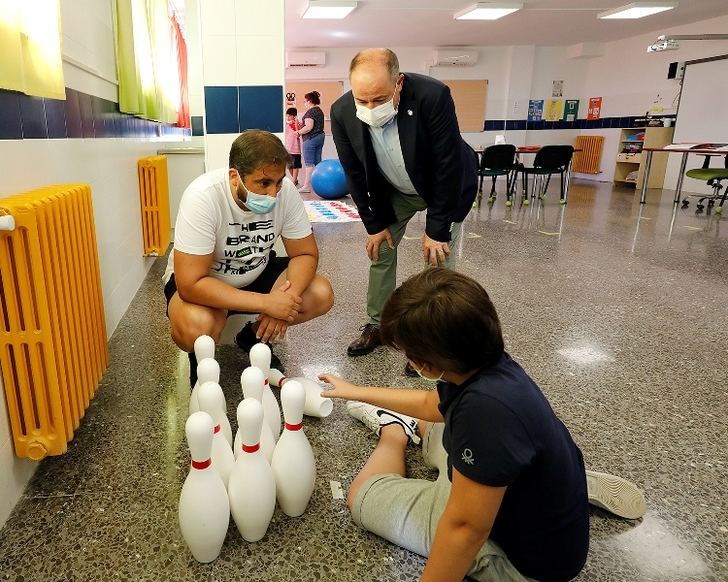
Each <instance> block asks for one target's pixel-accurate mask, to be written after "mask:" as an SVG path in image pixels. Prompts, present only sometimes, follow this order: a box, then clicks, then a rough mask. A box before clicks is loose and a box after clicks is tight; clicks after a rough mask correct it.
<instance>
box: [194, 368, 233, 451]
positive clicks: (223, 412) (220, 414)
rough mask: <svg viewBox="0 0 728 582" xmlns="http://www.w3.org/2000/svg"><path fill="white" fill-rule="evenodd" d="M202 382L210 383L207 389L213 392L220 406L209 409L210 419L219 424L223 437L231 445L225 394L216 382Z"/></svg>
mask: <svg viewBox="0 0 728 582" xmlns="http://www.w3.org/2000/svg"><path fill="white" fill-rule="evenodd" d="M204 384H209V385H210V386H209V387H208V388H207V390H211V391H213V392H215V397H214V398H215V402H217V403H218V405H219V406H220V408H218V409H217V410H213V411H210V412H209V414H210V416H212V420H213V422H214V423H215V425H218V424H219V425H220V431H221V432H222V436H224V437H225V440H226V441H227V442H228V446H230V447H232V446H233V429H232V428H230V421H229V420H228V417H227V405H226V404H225V395H224V394H223V392H222V388H220V384H218V383H217V382H205V383H204ZM204 384H203V386H204ZM200 389H202V386H200Z"/></svg>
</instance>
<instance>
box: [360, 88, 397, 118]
mask: <svg viewBox="0 0 728 582" xmlns="http://www.w3.org/2000/svg"><path fill="white" fill-rule="evenodd" d="M396 93H397V86H396V85H395V86H394V93H392V98H391V99H390V100H389V101H387V102H386V103H382V104H381V105H377V106H376V107H375V108H374V109H369V108H368V107H365V106H364V105H361V104H359V103H355V105H356V116H357V117H358V118H359V119H360V120H361V121H363V122H364V123H366V124H367V125H370V126H371V127H383V126H385V125H387V124H388V123H389V122H390V121H392V119H393V118H394V116H395V115H397V110H396V109H395V108H394V95H395V94H396Z"/></svg>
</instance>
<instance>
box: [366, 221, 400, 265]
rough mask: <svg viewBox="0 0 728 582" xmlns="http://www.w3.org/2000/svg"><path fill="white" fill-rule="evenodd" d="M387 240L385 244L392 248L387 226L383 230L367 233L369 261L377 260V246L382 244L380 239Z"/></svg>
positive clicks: (392, 241)
mask: <svg viewBox="0 0 728 582" xmlns="http://www.w3.org/2000/svg"><path fill="white" fill-rule="evenodd" d="M385 240H386V241H387V244H388V245H389V248H390V249H393V248H394V240H393V239H392V233H391V232H389V229H388V228H385V229H384V230H382V231H380V232H378V233H376V234H369V235H367V244H366V248H367V256H368V257H369V260H370V261H378V260H379V246H380V245H381V244H382V241H385Z"/></svg>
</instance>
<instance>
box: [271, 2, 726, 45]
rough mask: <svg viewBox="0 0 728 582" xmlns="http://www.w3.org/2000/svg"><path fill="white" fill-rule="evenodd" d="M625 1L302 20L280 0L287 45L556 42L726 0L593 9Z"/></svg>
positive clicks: (377, 5) (420, 7)
mask: <svg viewBox="0 0 728 582" xmlns="http://www.w3.org/2000/svg"><path fill="white" fill-rule="evenodd" d="M631 1H632V0H524V9H523V10H521V11H519V12H516V13H515V14H511V15H509V16H506V17H504V18H502V19H500V20H495V21H491V22H488V21H470V22H468V21H460V20H454V19H453V14H454V13H455V12H457V11H459V10H462V9H463V8H467V7H468V6H470V5H472V4H474V3H475V2H476V0H359V5H358V7H357V8H356V10H354V11H353V12H352V13H351V14H350V15H349V16H348V17H347V18H345V19H343V20H303V19H302V18H301V14H303V11H304V9H305V7H306V5H307V0H285V10H286V15H285V18H286V48H306V47H320V48H324V47H325V48H337V47H365V46H392V47H407V46H435V47H436V46H442V47H445V46H488V45H539V46H558V45H571V44H575V43H579V42H608V41H612V40H618V39H621V38H629V37H633V36H637V35H639V34H643V33H646V32H653V31H654V32H658V31H660V30H661V29H665V28H668V27H673V26H678V25H681V24H689V23H691V22H697V21H699V20H706V19H708V18H713V17H716V16H723V15H728V0H681V1H680V4H679V6H678V7H677V8H676V9H674V10H668V11H667V12H663V13H661V14H656V15H654V16H648V17H646V18H642V19H638V20H599V19H598V18H597V14H598V13H599V12H603V11H605V10H609V9H611V8H616V7H618V6H623V5H625V4H629V3H630V2H631Z"/></svg>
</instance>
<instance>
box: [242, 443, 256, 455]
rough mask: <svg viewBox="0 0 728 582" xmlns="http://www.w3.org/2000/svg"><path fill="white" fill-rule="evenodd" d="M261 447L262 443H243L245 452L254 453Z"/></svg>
mask: <svg viewBox="0 0 728 582" xmlns="http://www.w3.org/2000/svg"><path fill="white" fill-rule="evenodd" d="M259 448H260V443H258V444H257V445H243V452H244V453H254V452H255V451H257V450H258V449H259Z"/></svg>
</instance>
